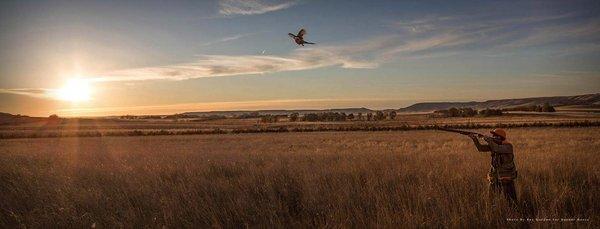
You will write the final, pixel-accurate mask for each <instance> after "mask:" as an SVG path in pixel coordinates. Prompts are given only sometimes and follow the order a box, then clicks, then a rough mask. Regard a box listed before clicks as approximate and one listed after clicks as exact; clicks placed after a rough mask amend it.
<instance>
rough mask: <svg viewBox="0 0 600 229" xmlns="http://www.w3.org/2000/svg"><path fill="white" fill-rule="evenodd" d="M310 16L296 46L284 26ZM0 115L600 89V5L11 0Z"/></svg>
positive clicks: (376, 103) (4, 15) (295, 26)
mask: <svg viewBox="0 0 600 229" xmlns="http://www.w3.org/2000/svg"><path fill="white" fill-rule="evenodd" d="M300 28H305V29H306V31H307V35H306V36H305V39H306V40H307V41H311V42H315V43H316V44H315V45H306V46H304V47H302V46H298V45H296V44H295V43H293V42H292V40H291V39H290V38H289V37H288V35H287V34H288V33H297V31H298V30H299V29H300ZM0 30H1V31H2V33H0V50H2V51H1V52H0V112H8V113H13V114H24V115H33V116H47V115H50V114H58V115H62V116H104V115H124V114H134V115H135V114H172V113H180V112H186V111H206V110H256V109H309V108H310V109H324V108H342V107H367V108H372V109H384V108H401V107H404V106H408V105H410V104H412V103H415V102H428V101H484V100H489V99H503V98H522V97H537V96H558V95H579V94H589V93H598V92H600V2H599V1H575V0H574V1H353V0H344V1H336V0H328V1H316V0H313V1H311V0H291V1H287V0H283V1H274V0H248V1H241V0H215V1H2V2H0Z"/></svg>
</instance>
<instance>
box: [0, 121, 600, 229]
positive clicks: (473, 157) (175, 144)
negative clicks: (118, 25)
mask: <svg viewBox="0 0 600 229" xmlns="http://www.w3.org/2000/svg"><path fill="white" fill-rule="evenodd" d="M479 131H480V132H483V131H485V130H479ZM599 133H600V128H598V127H587V128H515V129H508V134H509V140H510V141H511V142H512V143H513V144H514V146H515V154H516V164H517V168H518V171H519V178H518V179H517V181H516V184H517V192H518V198H519V202H520V203H519V208H518V209H517V210H513V209H511V208H509V207H507V205H506V203H504V202H503V200H501V199H500V200H497V201H496V203H497V204H496V205H495V206H492V205H490V202H489V201H488V198H487V181H486V179H485V176H486V173H487V171H488V169H489V163H490V162H489V160H490V157H489V154H485V153H478V152H477V151H476V150H475V147H473V144H472V142H471V140H470V139H469V138H467V137H465V136H462V135H458V134H452V133H446V132H437V131H431V130H427V131H399V132H387V131H382V132H360V131H357V132H311V133H261V134H227V135H191V136H181V135H176V136H135V137H88V138H35V139H5V140H1V141H0V183H1V185H0V227H3V228H6V227H45V226H49V225H54V226H57V227H89V226H96V227H108V228H111V227H161V226H167V227H174V228H177V227H181V226H188V227H228V228H231V227H248V226H250V227H256V226H259V227H279V228H280V227H287V226H292V227H315V226H316V227H365V226H369V227H397V226H408V227H440V226H447V227H448V226H449V227H486V226H499V225H509V226H523V225H521V224H530V225H533V226H538V227H548V226H574V225H577V226H583V227H597V226H598V225H599V223H598V222H599V220H600V218H599V216H600V210H599V209H600V200H599V199H598V198H599V196H600V195H599V194H600V193H599V189H598V187H600V183H599V182H600V171H599V170H598V169H597V168H598V164H600V156H599V153H600V152H599V151H598V149H600V134H599ZM520 219H523V220H527V219H530V220H533V222H516V221H514V220H520ZM561 219H563V220H573V221H568V222H560V223H557V222H548V221H544V220H561ZM577 219H579V221H577ZM536 220H537V221H536Z"/></svg>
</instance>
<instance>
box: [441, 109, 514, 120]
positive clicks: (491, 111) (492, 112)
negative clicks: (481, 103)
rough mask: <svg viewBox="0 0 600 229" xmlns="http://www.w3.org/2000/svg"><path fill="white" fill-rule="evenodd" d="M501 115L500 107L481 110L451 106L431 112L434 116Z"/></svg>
mask: <svg viewBox="0 0 600 229" xmlns="http://www.w3.org/2000/svg"><path fill="white" fill-rule="evenodd" d="M477 115H479V116H483V117H489V116H501V115H502V110H500V109H489V108H487V109H483V110H479V111H478V110H475V109H473V108H456V107H452V108H450V109H447V110H437V111H434V112H433V116H434V117H444V118H447V117H474V116H477Z"/></svg>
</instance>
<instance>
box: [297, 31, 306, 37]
mask: <svg viewBox="0 0 600 229" xmlns="http://www.w3.org/2000/svg"><path fill="white" fill-rule="evenodd" d="M304 35H306V30H305V29H301V30H300V31H298V36H299V37H303V36H304Z"/></svg>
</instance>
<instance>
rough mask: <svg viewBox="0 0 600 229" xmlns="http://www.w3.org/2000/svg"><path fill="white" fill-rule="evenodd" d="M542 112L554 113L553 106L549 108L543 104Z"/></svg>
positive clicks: (548, 105) (547, 104) (546, 104)
mask: <svg viewBox="0 0 600 229" xmlns="http://www.w3.org/2000/svg"><path fill="white" fill-rule="evenodd" d="M542 112H556V110H555V109H554V107H553V106H550V104H549V103H544V105H543V106H542Z"/></svg>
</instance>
